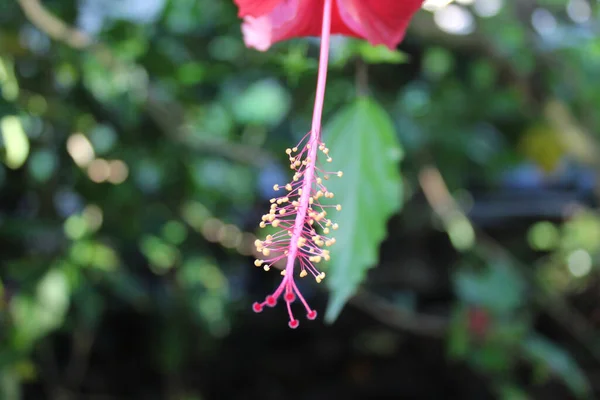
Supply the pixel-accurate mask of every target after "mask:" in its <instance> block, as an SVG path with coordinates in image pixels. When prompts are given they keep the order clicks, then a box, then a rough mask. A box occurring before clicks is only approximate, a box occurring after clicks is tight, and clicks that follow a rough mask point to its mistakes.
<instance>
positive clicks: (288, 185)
mask: <svg viewBox="0 0 600 400" xmlns="http://www.w3.org/2000/svg"><path fill="white" fill-rule="evenodd" d="M285 190H287V191H288V192H291V191H292V185H290V184H289V183H288V184H287V185H285Z"/></svg>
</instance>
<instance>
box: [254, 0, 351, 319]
mask: <svg viewBox="0 0 600 400" xmlns="http://www.w3.org/2000/svg"><path fill="white" fill-rule="evenodd" d="M332 1H333V0H325V1H324V10H323V26H322V33H321V53H320V59H319V74H318V81H317V92H316V98H315V106H314V111H313V119H312V127H311V131H310V132H309V133H307V134H306V135H305V136H304V138H302V140H300V142H299V143H298V144H297V145H296V146H294V147H293V148H289V149H287V150H286V154H287V155H288V159H289V162H290V169H291V170H292V171H293V172H294V175H293V178H292V181H291V182H289V183H287V184H286V185H284V186H279V185H275V186H274V187H273V188H274V190H275V191H283V192H284V194H283V195H281V196H279V197H275V198H273V199H271V208H270V210H269V213H267V214H265V215H263V216H262V221H261V222H260V227H261V228H266V227H267V226H271V227H272V228H275V229H276V233H273V234H269V235H267V236H266V238H265V240H256V242H255V246H256V249H257V251H258V252H260V253H261V254H262V256H263V257H262V258H259V259H257V260H256V261H255V262H254V265H256V266H257V267H262V268H263V269H264V270H265V271H269V270H270V269H271V267H272V266H273V265H274V264H276V263H280V262H283V261H284V260H285V269H283V270H282V271H281V275H282V276H283V278H282V280H281V283H280V284H279V286H278V287H277V289H276V290H275V291H274V292H273V293H272V294H271V295H269V296H267V297H266V298H265V300H264V301H262V302H256V303H254V304H253V305H252V309H253V310H254V311H255V312H257V313H258V312H261V311H262V310H263V309H264V307H265V306H266V307H274V306H275V305H276V304H277V301H278V300H279V298H280V297H281V296H282V295H283V299H284V301H285V303H286V307H287V311H288V315H289V323H288V325H289V326H290V328H297V327H298V325H299V324H300V322H299V321H298V320H297V319H296V318H295V317H294V314H293V312H292V303H293V302H294V301H295V300H296V299H299V300H300V302H301V303H302V304H303V306H304V308H305V310H306V317H307V318H308V319H310V320H314V319H315V318H316V317H317V312H316V311H315V310H314V309H312V308H311V307H310V306H309V305H308V303H307V301H306V299H305V298H304V297H303V296H302V294H301V293H300V290H299V289H298V286H297V285H296V281H295V279H294V272H295V269H296V267H299V269H300V274H299V276H300V277H301V278H303V277H305V276H307V275H309V274H310V275H312V276H313V277H314V279H315V280H316V281H317V283H320V282H321V281H322V280H323V279H324V278H325V273H324V272H320V271H319V270H318V269H317V267H316V265H317V264H319V263H320V262H321V261H329V259H330V254H329V250H328V249H327V248H328V247H330V246H331V245H333V244H334V243H335V238H333V237H331V236H330V233H331V231H333V230H336V229H338V224H336V223H334V222H333V221H332V220H331V219H330V218H329V217H328V211H329V210H331V208H335V209H336V210H338V211H339V210H341V205H339V204H337V205H324V204H321V202H320V200H321V199H322V198H323V197H324V198H326V199H331V198H333V197H334V194H333V193H332V192H330V191H328V190H327V188H326V187H325V185H324V184H325V181H327V180H329V178H330V176H332V175H336V176H338V177H341V176H342V172H341V171H335V172H331V171H326V170H325V169H323V167H322V166H321V165H320V163H319V162H318V156H319V154H322V156H324V157H325V158H326V161H327V162H331V161H332V159H331V157H330V156H329V149H328V148H327V147H326V145H325V143H323V142H322V141H321V118H322V115H323V103H324V101H325V86H326V82H327V64H328V62H329V38H330V32H331V13H332Z"/></svg>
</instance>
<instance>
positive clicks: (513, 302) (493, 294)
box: [454, 260, 525, 313]
mask: <svg viewBox="0 0 600 400" xmlns="http://www.w3.org/2000/svg"><path fill="white" fill-rule="evenodd" d="M454 287H455V290H456V294H457V295H458V296H459V297H460V298H461V299H462V300H463V301H464V302H466V303H468V304H478V305H482V306H485V307H486V308H488V309H489V310H492V311H496V312H500V313H505V312H510V311H513V310H515V309H517V308H518V307H520V306H521V305H522V302H523V297H524V296H525V282H524V280H523V277H521V276H520V275H519V274H518V273H517V272H516V271H515V270H514V269H513V268H511V266H510V265H508V264H507V263H506V262H504V261H501V260H496V261H494V262H491V263H490V264H489V267H488V268H486V269H485V270H483V271H473V270H471V269H469V268H460V269H458V270H457V272H456V273H455V274H454Z"/></svg>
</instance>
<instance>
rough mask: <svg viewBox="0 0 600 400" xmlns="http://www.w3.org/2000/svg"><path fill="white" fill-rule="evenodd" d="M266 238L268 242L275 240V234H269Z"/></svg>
mask: <svg viewBox="0 0 600 400" xmlns="http://www.w3.org/2000/svg"><path fill="white" fill-rule="evenodd" d="M265 239H266V240H265V241H266V242H270V241H271V240H273V235H267V237H266V238H265Z"/></svg>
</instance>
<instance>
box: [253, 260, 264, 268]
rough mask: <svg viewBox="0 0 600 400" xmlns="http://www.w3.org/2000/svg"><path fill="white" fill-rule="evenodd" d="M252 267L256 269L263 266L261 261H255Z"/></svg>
mask: <svg viewBox="0 0 600 400" xmlns="http://www.w3.org/2000/svg"><path fill="white" fill-rule="evenodd" d="M254 265H256V266H257V267H260V266H261V265H263V260H255V261H254Z"/></svg>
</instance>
